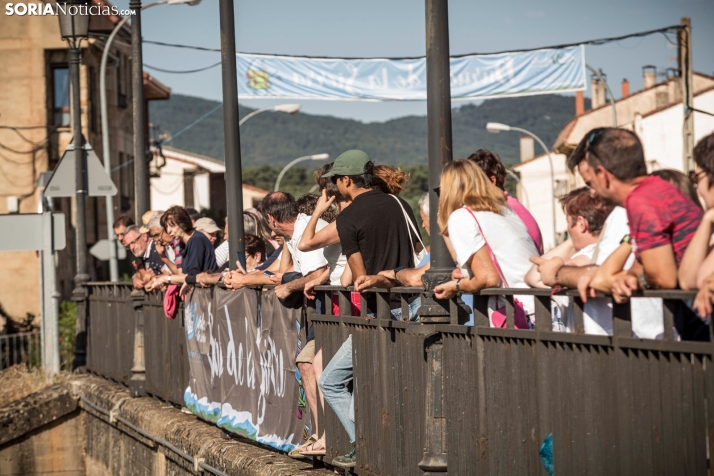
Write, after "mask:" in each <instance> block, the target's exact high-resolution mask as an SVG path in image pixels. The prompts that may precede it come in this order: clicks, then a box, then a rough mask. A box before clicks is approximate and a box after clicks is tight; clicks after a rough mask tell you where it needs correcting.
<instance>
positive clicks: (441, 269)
mask: <svg viewBox="0 0 714 476" xmlns="http://www.w3.org/2000/svg"><path fill="white" fill-rule="evenodd" d="M425 11H426V87H427V94H426V107H427V134H428V155H429V208H430V210H432V213H431V214H430V219H429V221H430V223H431V229H432V230H437V231H438V229H439V225H438V223H437V219H436V216H437V213H436V212H437V210H438V209H439V198H438V197H437V195H436V192H435V191H434V189H435V188H436V187H438V186H439V177H440V175H441V169H442V167H443V166H444V165H446V164H448V163H449V162H451V161H452V143H451V81H450V58H449V4H448V0H426V1H425ZM452 269H453V262H452V260H451V256H449V251H448V250H447V248H446V244H445V242H444V239H443V238H442V237H441V235H440V234H439V233H436V232H434V235H433V236H432V239H431V268H430V269H429V271H427V272H426V273H425V274H424V276H423V277H422V282H423V283H424V290H425V295H424V299H423V302H422V307H421V308H420V309H419V316H420V320H421V322H422V323H424V324H449V323H450V321H451V316H450V314H451V313H450V309H451V305H450V304H449V302H448V301H444V300H437V299H435V297H434V288H435V287H436V286H437V285H438V284H439V283H440V282H444V281H448V280H449V279H451V270H452ZM437 332H438V331H437ZM424 344H425V346H426V351H427V360H428V366H427V368H428V376H427V380H426V381H427V385H426V414H425V415H424V418H425V423H426V425H425V435H424V437H425V439H426V440H425V442H424V457H423V459H422V460H421V461H420V462H419V468H421V469H422V470H423V471H424V472H425V473H426V474H431V473H446V467H447V458H446V419H445V418H444V412H443V407H444V371H443V341H442V339H441V333H440V332H438V334H437V335H436V336H435V338H433V339H432V338H427V339H426V340H425V342H424Z"/></svg>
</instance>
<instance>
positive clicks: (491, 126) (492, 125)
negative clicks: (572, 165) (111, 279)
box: [486, 122, 558, 248]
mask: <svg viewBox="0 0 714 476" xmlns="http://www.w3.org/2000/svg"><path fill="white" fill-rule="evenodd" d="M486 130H487V131H488V132H490V133H492V134H498V133H499V132H501V131H504V132H508V131H516V132H521V133H523V134H526V135H528V136H530V137H532V138H533V139H534V140H535V141H536V142H538V143H539V144H540V146H541V147H542V148H543V150H544V151H545V153H546V154H547V155H548V164H549V165H550V197H551V203H550V205H551V208H552V209H551V213H552V217H553V220H552V224H553V248H555V246H556V236H558V235H557V233H556V231H555V228H556V227H555V172H554V170H553V156H552V155H550V150H548V148H547V147H546V146H545V144H544V143H543V141H542V140H541V139H540V137H538V136H537V135H535V134H533V133H532V132H530V131H527V130H525V129H521V128H520V127H511V126H507V125H506V124H500V123H498V122H489V123H488V124H486Z"/></svg>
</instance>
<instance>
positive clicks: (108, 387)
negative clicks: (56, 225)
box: [66, 376, 333, 476]
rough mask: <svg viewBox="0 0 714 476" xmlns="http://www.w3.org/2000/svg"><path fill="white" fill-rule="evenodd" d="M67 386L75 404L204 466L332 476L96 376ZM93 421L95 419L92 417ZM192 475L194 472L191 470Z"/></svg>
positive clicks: (282, 475) (273, 475) (279, 475)
mask: <svg viewBox="0 0 714 476" xmlns="http://www.w3.org/2000/svg"><path fill="white" fill-rule="evenodd" d="M66 385H68V386H69V387H70V388H71V390H72V394H73V396H72V399H73V401H74V402H75V405H76V402H77V399H78V398H79V396H80V395H83V396H84V397H85V398H87V399H88V400H90V401H91V402H92V403H93V404H95V405H97V406H99V407H101V408H102V409H104V410H106V411H113V412H114V415H115V416H119V417H121V418H123V419H126V420H127V421H128V422H130V423H131V424H133V425H135V426H137V427H138V428H140V429H141V430H143V431H145V432H147V433H149V434H151V435H153V436H155V437H158V438H162V439H164V440H166V441H168V442H169V443H171V444H172V445H174V446H176V447H177V448H179V449H180V450H181V451H184V452H185V453H187V454H189V455H191V456H193V457H198V458H202V459H203V462H204V463H206V464H208V465H210V466H212V467H214V468H216V469H218V470H220V471H222V472H225V473H227V474H230V475H246V476H248V475H250V476H252V475H255V476H294V475H308V474H309V475H315V476H323V475H324V476H326V475H328V474H333V473H332V471H328V470H325V469H315V468H313V466H312V464H311V463H310V462H308V461H300V460H294V459H292V458H290V457H288V456H286V455H285V454H283V453H279V452H276V451H273V450H271V449H268V448H266V447H263V446H260V445H258V444H255V443H252V442H250V441H248V440H245V439H243V438H240V437H237V436H236V437H233V436H232V435H229V434H228V433H226V432H224V431H223V430H221V429H220V428H218V427H216V426H215V425H213V424H211V423H207V422H204V421H202V420H199V419H198V418H197V417H196V416H194V415H188V414H185V413H182V412H181V411H180V410H178V409H176V408H174V407H171V406H167V405H165V404H163V403H161V402H159V401H156V400H153V399H152V398H148V397H143V398H131V397H130V396H129V390H128V389H127V388H126V387H123V386H120V385H118V384H115V383H113V382H110V381H107V380H104V379H102V378H99V377H94V376H76V377H74V378H73V379H71V380H70V381H69V382H68V383H67V384H66ZM80 407H82V408H83V409H85V410H86V411H87V413H88V414H92V415H94V417H97V418H100V419H102V420H104V421H105V422H106V423H107V424H110V423H109V421H108V417H106V416H105V415H97V413H98V412H96V411H92V409H91V408H87V407H88V405H86V406H85V405H83V404H81V403H80ZM90 418H91V417H90ZM113 425H114V426H115V427H116V428H117V429H119V430H121V431H123V432H125V433H126V434H128V435H131V436H132V437H134V438H135V439H136V440H137V442H140V443H141V444H143V445H146V446H148V447H150V448H152V447H154V446H155V445H152V444H151V443H150V442H149V441H147V439H146V438H144V437H142V436H141V435H139V434H137V433H136V432H135V431H133V430H131V429H130V428H128V427H126V426H125V425H123V424H121V423H118V424H117V423H113ZM158 446H159V447H157V448H156V451H158V452H159V453H161V454H163V455H164V456H165V458H166V459H170V460H172V461H173V462H174V463H176V465H178V466H180V467H182V468H184V469H186V470H187V469H189V467H190V463H189V462H188V461H187V460H186V459H185V458H183V457H182V456H180V455H178V454H175V453H174V452H173V451H171V450H170V449H168V448H165V447H162V446H160V445H158ZM191 472H192V471H191Z"/></svg>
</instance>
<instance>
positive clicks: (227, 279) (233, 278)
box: [223, 270, 244, 290]
mask: <svg viewBox="0 0 714 476" xmlns="http://www.w3.org/2000/svg"><path fill="white" fill-rule="evenodd" d="M243 276H244V275H243V274H241V273H240V272H238V270H236V271H231V272H230V273H228V274H226V275H225V276H223V284H225V285H226V287H227V288H228V289H233V290H236V289H240V288H242V287H243V283H242V280H243Z"/></svg>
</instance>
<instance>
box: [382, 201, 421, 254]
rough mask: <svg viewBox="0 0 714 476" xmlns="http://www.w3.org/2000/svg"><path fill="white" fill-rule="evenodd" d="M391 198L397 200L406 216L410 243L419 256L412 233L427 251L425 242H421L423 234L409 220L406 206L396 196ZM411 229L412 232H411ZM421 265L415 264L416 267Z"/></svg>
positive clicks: (414, 252) (413, 251)
mask: <svg viewBox="0 0 714 476" xmlns="http://www.w3.org/2000/svg"><path fill="white" fill-rule="evenodd" d="M389 196H390V197H392V198H393V199H395V200H396V201H397V203H398V204H399V208H401V209H402V215H404V221H405V222H407V232H408V234H409V243H410V244H411V245H412V253H413V254H415V255H416V254H417V252H416V250H415V249H414V240H412V233H411V231H413V232H414V234H415V235H416V236H417V238H418V239H419V243H421V248H422V250H425V249H426V246H424V242H423V241H422V240H421V233H419V231H418V230H417V229H416V227H415V226H414V223H412V220H411V219H410V218H409V215H408V214H407V211H406V210H405V209H404V205H402V202H401V201H400V200H399V199H398V198H397V197H396V196H394V195H392V194H389ZM410 229H411V231H409V230H410ZM417 264H419V263H414V266H416V265H417Z"/></svg>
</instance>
